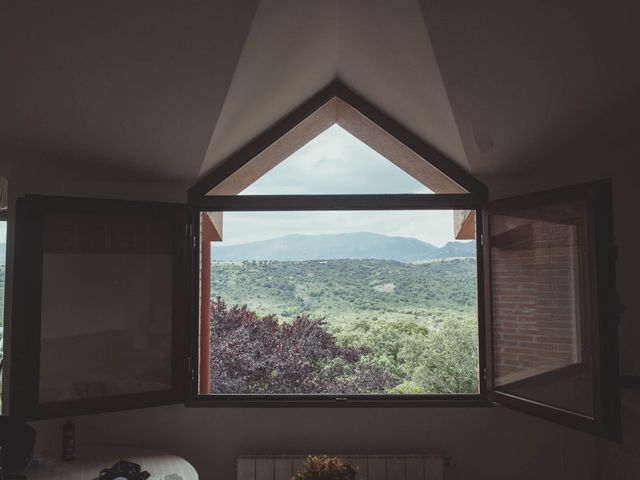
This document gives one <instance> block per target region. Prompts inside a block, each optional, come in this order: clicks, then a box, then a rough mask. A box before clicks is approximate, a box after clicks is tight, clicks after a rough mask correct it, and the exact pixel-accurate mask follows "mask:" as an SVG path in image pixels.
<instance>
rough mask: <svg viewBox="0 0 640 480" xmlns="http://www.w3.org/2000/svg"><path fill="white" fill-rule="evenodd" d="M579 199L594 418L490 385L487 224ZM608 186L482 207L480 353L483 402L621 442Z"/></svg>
mask: <svg viewBox="0 0 640 480" xmlns="http://www.w3.org/2000/svg"><path fill="white" fill-rule="evenodd" d="M576 198H582V199H584V200H585V201H586V205H587V218H588V219H589V220H590V222H589V224H588V225H587V230H588V233H587V234H588V238H589V239H590V240H591V241H592V242H593V244H592V245H590V255H589V258H588V261H589V269H590V272H591V273H592V275H593V277H594V278H593V279H592V280H591V281H590V282H589V283H590V284H589V285H588V286H587V287H589V288H588V289H587V292H588V294H589V295H590V296H591V297H590V298H589V299H588V301H589V303H590V304H591V308H592V312H593V318H592V320H591V322H590V324H589V325H588V327H589V328H590V332H589V335H590V342H589V343H590V345H589V347H590V348H589V350H590V353H591V356H592V364H593V366H592V384H593V390H594V391H593V402H594V403H593V407H594V410H593V417H589V416H588V415H583V414H580V413H577V412H573V411H569V410H565V409H563V408H561V407H554V406H552V405H549V404H546V403H542V402H538V401H535V400H527V399H525V398H523V397H521V396H517V395H513V394H510V393H507V392H502V391H500V388H499V387H496V386H495V385H494V382H493V378H494V376H493V371H492V369H493V328H492V324H493V322H492V317H493V314H492V299H491V244H490V239H491V231H490V227H491V223H490V216H491V215H493V214H498V215H499V214H507V215H508V214H509V213H510V212H512V211H513V210H514V209H519V208H531V207H539V206H541V205H547V204H553V203H556V202H562V201H569V200H574V199H576ZM611 213H612V184H611V180H610V179H603V180H597V181H593V182H588V183H583V184H579V185H572V186H569V187H561V188H557V189H553V190H547V191H544V192H536V193H531V194H527V195H521V196H518V197H513V198H505V199H501V200H496V201H493V202H490V203H488V204H487V206H486V207H485V208H484V209H483V217H484V218H483V228H484V231H483V237H484V238H485V239H486V241H485V242H484V252H483V256H484V261H483V263H484V276H485V277H484V284H485V286H486V289H485V294H486V298H485V301H484V305H485V309H486V312H485V318H486V322H485V328H486V332H485V341H486V346H485V352H486V354H487V375H486V382H487V385H486V386H487V398H488V399H489V400H490V401H492V402H496V403H499V404H500V405H504V406H506V407H509V408H512V409H515V410H519V411H522V412H525V413H528V414H530V415H534V416H537V417H540V418H544V419H546V420H550V421H553V422H555V423H559V424H561V425H566V426H569V427H572V428H575V429H578V430H582V431H585V432H588V433H593V434H596V435H600V436H603V437H606V438H609V439H613V440H616V441H617V440H620V436H621V425H620V399H619V389H620V379H619V367H618V354H617V352H618V339H617V327H618V323H619V320H620V318H619V315H620V312H621V311H622V308H621V306H620V302H619V298H618V294H617V290H616V275H615V263H616V257H617V250H616V247H615V236H614V226H613V219H612V215H611ZM582 365H583V363H582V362H581V363H578V364H575V365H570V366H568V367H564V368H560V369H558V370H553V371H550V372H547V373H545V374H542V375H537V376H534V377H530V379H531V380H534V381H535V380H537V379H538V377H540V378H542V377H544V376H545V375H546V376H562V375H566V376H568V375H569V374H571V373H572V371H573V369H574V368H579V367H581V366H582Z"/></svg>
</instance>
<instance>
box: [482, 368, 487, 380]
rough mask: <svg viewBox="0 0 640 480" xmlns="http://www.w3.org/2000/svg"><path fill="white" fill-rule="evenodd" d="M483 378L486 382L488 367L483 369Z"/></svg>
mask: <svg viewBox="0 0 640 480" xmlns="http://www.w3.org/2000/svg"><path fill="white" fill-rule="evenodd" d="M482 378H483V379H484V381H485V382H486V381H487V367H485V368H484V369H483V370H482Z"/></svg>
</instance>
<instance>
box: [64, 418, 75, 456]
mask: <svg viewBox="0 0 640 480" xmlns="http://www.w3.org/2000/svg"><path fill="white" fill-rule="evenodd" d="M75 456H76V426H75V425H74V424H73V422H72V421H71V420H67V421H66V422H65V423H64V425H63V427H62V460H64V461H69V460H73V459H74V458H75Z"/></svg>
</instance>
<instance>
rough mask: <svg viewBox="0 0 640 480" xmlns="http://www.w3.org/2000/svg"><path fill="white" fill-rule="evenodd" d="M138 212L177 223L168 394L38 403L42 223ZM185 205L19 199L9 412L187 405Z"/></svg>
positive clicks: (27, 414) (47, 414)
mask: <svg viewBox="0 0 640 480" xmlns="http://www.w3.org/2000/svg"><path fill="white" fill-rule="evenodd" d="M49 212H51V213H72V214H74V213H77V214H90V215H92V216H99V215H101V214H104V215H113V214H123V213H124V214H139V215H149V216H158V217H160V218H163V219H165V218H166V219H168V220H169V221H170V222H171V224H172V225H173V232H174V239H173V253H172V259H173V261H172V264H173V270H172V272H173V273H172V281H173V285H172V320H171V322H172V326H171V328H172V339H171V387H170V388H169V389H166V390H158V391H150V392H141V393H131V394H122V395H111V396H104V397H96V398H87V399H77V400H76V399H74V400H64V401H55V402H42V403H41V402H40V401H39V398H38V396H39V394H38V391H39V383H40V374H39V371H40V329H41V314H42V312H41V294H42V263H43V233H44V232H43V220H44V216H45V215H46V214H47V213H49ZM188 212H189V211H188V209H187V208H186V207H185V206H184V205H179V204H168V203H152V202H137V201H121V200H103V199H87V198H76V197H55V196H41V195H27V196H25V197H23V198H19V199H17V201H16V215H15V219H16V220H15V249H14V250H15V254H14V269H13V271H14V274H13V279H12V280H13V282H14V283H13V298H12V300H13V301H12V305H13V306H12V316H11V317H12V318H11V322H12V334H11V352H10V358H9V366H10V368H11V376H10V384H9V414H10V415H12V416H16V417H18V418H21V419H24V420H37V419H47V418H56V417H64V416H76V415H83V414H92V413H103V412H111V411H119V410H127V409H134V408H142V407H150V406H159V405H168V404H175V403H183V402H184V399H185V371H186V368H185V363H184V352H185V344H186V337H185V334H186V330H185V327H186V325H187V321H186V319H187V318H189V315H190V312H189V308H190V306H189V294H188V291H189V288H190V285H189V280H190V278H191V277H190V274H189V272H190V269H191V267H190V265H189V263H188V262H189V255H188V254H189V248H188V246H189V245H188V240H189V235H188V233H189V232H188V226H189V218H190V216H189V214H188Z"/></svg>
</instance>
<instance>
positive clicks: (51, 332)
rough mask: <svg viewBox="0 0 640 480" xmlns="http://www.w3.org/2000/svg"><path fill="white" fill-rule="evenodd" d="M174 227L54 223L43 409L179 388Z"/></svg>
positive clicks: (46, 260)
mask: <svg viewBox="0 0 640 480" xmlns="http://www.w3.org/2000/svg"><path fill="white" fill-rule="evenodd" d="M171 228H172V227H171V222H170V221H165V220H163V219H159V218H149V217H144V216H137V215H127V216H118V215H113V216H110V215H104V214H100V215H99V216H93V215H89V214H87V215H84V214H47V215H46V216H45V220H44V244H43V262H42V317H41V342H40V347H41V351H40V402H51V401H60V400H72V399H81V398H95V397H102V396H110V395H121V394H128V393H139V392H148V391H159V390H167V389H169V388H170V386H171V333H172V332H171V327H172V320H171V318H172V284H173V282H172V269H173V266H172V238H173V236H172V233H171V232H172V230H171Z"/></svg>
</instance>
